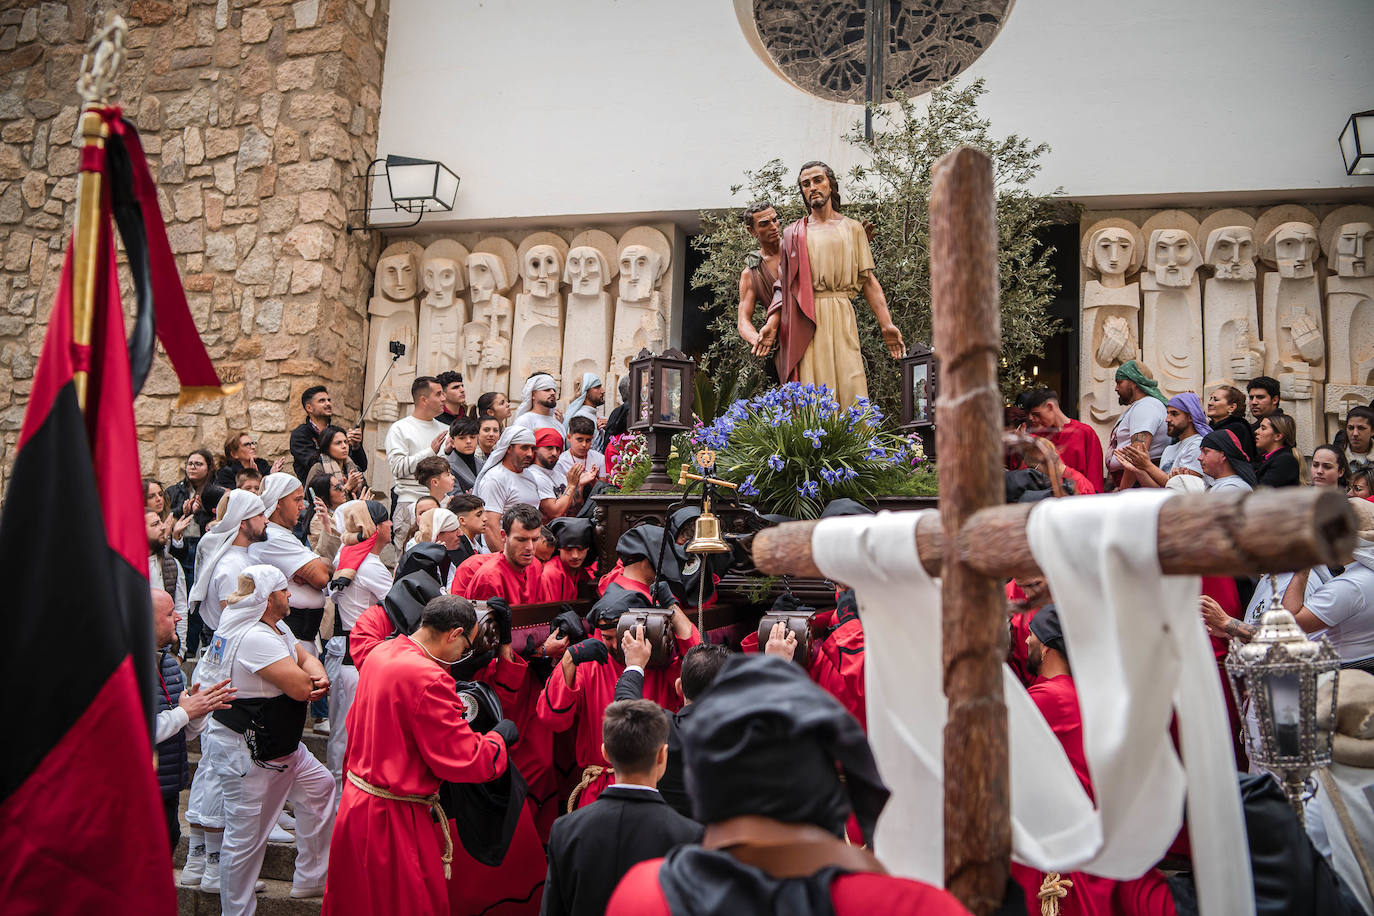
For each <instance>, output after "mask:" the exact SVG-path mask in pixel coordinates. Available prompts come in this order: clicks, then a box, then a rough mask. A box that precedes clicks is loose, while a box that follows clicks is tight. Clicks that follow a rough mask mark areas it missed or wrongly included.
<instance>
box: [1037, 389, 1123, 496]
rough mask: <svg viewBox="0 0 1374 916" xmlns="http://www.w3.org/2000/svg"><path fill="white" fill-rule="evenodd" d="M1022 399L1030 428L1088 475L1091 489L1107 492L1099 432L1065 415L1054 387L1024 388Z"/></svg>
mask: <svg viewBox="0 0 1374 916" xmlns="http://www.w3.org/2000/svg"><path fill="white" fill-rule="evenodd" d="M1019 401H1020V406H1021V409H1022V410H1024V411H1026V429H1027V431H1028V432H1030V433H1031V435H1034V436H1040V437H1042V438H1045V439H1048V440H1050V442H1051V443H1053V444H1054V447H1055V448H1056V449H1058V450H1059V455H1060V457H1061V458H1063V459H1064V463H1065V464H1066V465H1068V466H1069V467H1071V468H1073V469H1074V470H1075V471H1077V472H1078V473H1080V474H1082V475H1083V476H1084V477H1086V478H1088V483H1089V484H1091V485H1092V488H1093V490H1092V492H1094V493H1101V492H1104V491H1103V489H1102V468H1103V463H1102V440H1101V439H1099V438H1098V437H1097V431H1096V430H1094V429H1093V428H1092V427H1091V426H1089V425H1088V424H1086V423H1081V422H1079V421H1078V420H1074V419H1072V418H1070V417H1069V416H1068V415H1067V414H1065V413H1064V411H1063V410H1062V409H1060V407H1059V395H1058V394H1057V393H1056V392H1055V391H1054V390H1053V389H1050V388H1032V389H1030V390H1029V391H1023V392H1022V393H1021V397H1020V398H1019Z"/></svg>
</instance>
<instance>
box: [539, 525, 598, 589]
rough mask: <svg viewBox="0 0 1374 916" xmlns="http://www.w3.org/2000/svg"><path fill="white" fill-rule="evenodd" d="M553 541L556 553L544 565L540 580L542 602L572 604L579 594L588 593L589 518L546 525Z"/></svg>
mask: <svg viewBox="0 0 1374 916" xmlns="http://www.w3.org/2000/svg"><path fill="white" fill-rule="evenodd" d="M548 527H549V530H550V531H552V532H553V535H554V538H555V539H556V540H557V545H558V552H557V553H556V554H554V556H552V557H551V558H550V559H549V561H548V562H547V563H545V564H544V568H543V570H541V572H540V579H541V583H542V586H543V589H544V600H545V601H576V600H577V599H578V597H579V593H580V592H582V591H583V590H584V589H585V590H590V586H591V582H592V576H593V571H592V569H591V567H592V565H593V564H591V563H588V562H587V561H588V560H589V559H590V558H591V549H592V538H593V535H594V526H593V524H592V520H591V519H589V518H576V517H571V516H569V517H565V518H556V519H554V520H553V521H551V522H549V525H548Z"/></svg>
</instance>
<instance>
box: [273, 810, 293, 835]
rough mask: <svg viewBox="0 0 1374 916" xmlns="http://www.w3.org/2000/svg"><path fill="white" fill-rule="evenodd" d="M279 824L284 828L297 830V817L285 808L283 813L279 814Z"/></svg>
mask: <svg viewBox="0 0 1374 916" xmlns="http://www.w3.org/2000/svg"><path fill="white" fill-rule="evenodd" d="M277 826H278V827H280V828H281V829H283V830H295V829H296V819H295V818H294V817H292V816H291V815H289V814H287V813H286V811H285V810H283V811H282V813H281V814H278V815H277Z"/></svg>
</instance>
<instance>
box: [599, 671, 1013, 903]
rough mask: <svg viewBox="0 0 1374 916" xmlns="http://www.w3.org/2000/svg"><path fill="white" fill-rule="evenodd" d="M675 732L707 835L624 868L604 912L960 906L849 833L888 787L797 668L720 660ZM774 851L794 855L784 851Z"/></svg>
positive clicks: (860, 737)
mask: <svg viewBox="0 0 1374 916" xmlns="http://www.w3.org/2000/svg"><path fill="white" fill-rule="evenodd" d="M681 738H682V754H683V758H684V763H685V769H684V773H685V775H686V779H687V792H688V794H689V795H690V796H691V799H692V808H693V812H694V813H695V814H696V816H697V819H698V820H700V821H702V822H704V823H705V824H706V834H705V836H704V837H703V838H702V841H701V844H700V845H688V846H679V847H677V848H676V849H674V850H673V851H672V852H670V853H668V855H667V856H666V857H664V858H662V859H650V860H648V861H647V862H641V863H640V864H638V865H636V866H635V867H634V868H632V869H630V871H629V872H628V873H627V874H626V875H625V877H624V878H623V879H621V882H620V884H619V886H617V888H616V890H615V893H614V894H613V895H612V897H611V902H610V905H609V906H608V907H607V909H606V912H607V914H608V916H667V914H669V913H673V914H697V913H703V914H704V913H706V912H718V913H788V914H795V916H809V914H819V913H834V914H836V916H856V914H858V916H871V914H875V913H922V914H926V916H963V914H966V913H967V912H968V911H967V910H965V909H964V908H963V907H962V906H961V905H960V904H959V902H958V901H957V900H955V899H954V897H953V896H952V895H951V894H949V893H948V892H946V891H944V890H941V889H940V888H938V887H932V886H931V885H928V884H923V883H921V882H919V881H912V880H909V879H907V878H895V877H892V876H890V875H887V874H885V873H884V871H883V867H882V865H881V864H880V863H879V862H878V860H877V859H876V858H874V856H873V855H872V854H871V853H870V852H868V851H867V850H866V849H864V848H862V847H860V846H859V845H857V844H855V845H851V844H849V843H846V842H845V840H844V839H843V837H844V825H845V821H846V820H847V819H848V818H849V817H850V815H851V814H852V815H853V816H854V818H855V819H856V820H857V822H858V825H859V828H860V830H861V832H862V836H863V839H864V841H866V842H868V843H871V842H872V838H873V828H874V826H875V825H876V823H877V820H878V815H879V814H880V813H881V812H882V809H883V806H884V805H885V804H886V803H887V798H888V794H889V793H888V790H887V787H886V786H884V785H883V783H882V780H881V778H880V777H879V775H878V767H877V764H876V762H875V761H874V759H873V752H872V751H871V750H870V749H869V746H868V741H867V739H866V738H865V737H864V733H863V729H861V728H859V726H858V724H857V723H856V722H855V721H854V719H853V717H851V716H850V715H849V714H848V713H846V712H845V711H844V710H843V709H842V708H841V707H840V705H839V704H838V703H836V702H835V701H834V700H833V699H831V698H830V697H829V696H827V695H826V694H825V692H824V691H822V690H820V689H819V688H818V687H816V686H815V685H814V684H812V683H811V682H810V681H809V680H808V679H807V677H806V675H805V674H803V673H802V672H801V671H800V670H799V668H798V666H797V665H795V664H792V663H791V662H785V661H783V660H781V659H777V658H771V657H768V656H764V657H759V656H737V657H735V658H732V659H730V660H729V661H728V662H726V663H725V667H724V668H723V669H722V670H721V672H720V674H719V675H717V677H716V680H715V681H714V682H713V683H712V684H711V687H710V689H709V690H707V691H706V693H705V694H704V695H703V696H702V697H701V698H700V699H699V700H698V701H697V702H696V704H695V706H694V712H693V714H692V716H691V718H690V719H687V720H685V721H684V722H683V723H682V725H681ZM782 846H792V847H794V848H795V849H797V850H798V852H797V853H795V854H792V855H787V854H780V852H779V847H782ZM799 862H800V863H803V864H801V865H799V864H798V863H799ZM1036 912H1038V909H1037V911H1036Z"/></svg>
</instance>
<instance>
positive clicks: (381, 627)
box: [348, 604, 395, 672]
mask: <svg viewBox="0 0 1374 916" xmlns="http://www.w3.org/2000/svg"><path fill="white" fill-rule="evenodd" d="M394 629H395V625H394V624H392V622H391V618H390V617H388V616H387V614H386V608H384V607H382V606H381V605H380V604H374V605H372V607H370V608H368V609H367V610H365V611H363V612H362V613H361V614H359V615H358V619H357V620H356V621H354V623H353V629H351V630H349V631H348V654H349V655H351V656H352V657H353V664H354V666H355V667H357V669H358V670H359V672H361V671H362V667H363V661H364V660H366V659H367V657H368V656H369V655H371V654H372V650H373V649H375V648H377V647H378V646H380V645H381V644H382V643H383V642H384V641H385V640H386V638H387V637H388V636H390V635H391V631H392V630H394Z"/></svg>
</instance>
